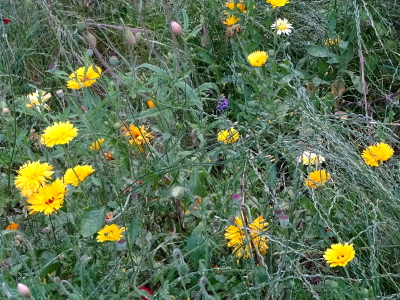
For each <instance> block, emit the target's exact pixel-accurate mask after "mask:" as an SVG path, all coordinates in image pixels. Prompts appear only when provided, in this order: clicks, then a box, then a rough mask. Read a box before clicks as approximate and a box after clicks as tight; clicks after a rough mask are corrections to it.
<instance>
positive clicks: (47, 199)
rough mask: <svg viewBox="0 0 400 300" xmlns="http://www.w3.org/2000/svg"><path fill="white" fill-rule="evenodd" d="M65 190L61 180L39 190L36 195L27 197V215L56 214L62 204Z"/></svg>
mask: <svg viewBox="0 0 400 300" xmlns="http://www.w3.org/2000/svg"><path fill="white" fill-rule="evenodd" d="M65 188H66V185H65V184H64V182H63V181H62V180H61V179H56V180H55V181H54V182H53V183H52V184H50V185H45V186H43V187H41V188H39V189H38V190H37V191H36V193H34V194H33V195H31V196H29V197H28V205H29V206H28V209H29V214H35V213H38V212H43V213H44V214H46V215H50V214H51V213H53V212H56V210H57V209H59V208H61V207H62V205H63V203H64V196H65V193H66V190H65Z"/></svg>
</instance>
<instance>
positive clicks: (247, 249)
mask: <svg viewBox="0 0 400 300" xmlns="http://www.w3.org/2000/svg"><path fill="white" fill-rule="evenodd" d="M267 226H268V223H266V222H265V221H264V217H263V216H259V217H258V218H257V219H255V220H254V222H253V223H251V224H250V225H249V229H248V230H247V232H248V234H247V237H248V238H250V239H251V241H252V242H253V244H254V247H256V248H257V249H258V251H259V252H260V254H265V253H267V249H268V246H267V242H268V240H267V239H266V238H265V237H262V236H261V234H262V233H263V231H265V230H266V227H267ZM245 230H246V228H245V227H244V226H243V222H242V220H241V219H240V218H238V217H236V218H235V225H230V226H228V228H226V230H225V238H226V239H227V240H228V247H233V248H234V249H233V251H234V252H235V254H236V256H237V257H239V258H240V257H242V256H243V257H244V258H249V257H250V255H251V253H252V246H251V242H250V241H246V235H245Z"/></svg>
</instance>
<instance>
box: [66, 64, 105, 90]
mask: <svg viewBox="0 0 400 300" xmlns="http://www.w3.org/2000/svg"><path fill="white" fill-rule="evenodd" d="M101 73H102V70H101V69H100V68H99V67H97V66H89V67H87V68H86V67H81V68H79V69H78V70H76V71H75V72H74V73H72V74H71V75H69V79H70V80H68V81H67V88H69V89H72V90H79V89H81V88H83V87H89V86H91V85H92V84H93V83H95V82H96V80H97V79H98V78H99V77H100V75H101Z"/></svg>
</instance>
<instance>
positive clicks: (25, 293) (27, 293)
mask: <svg viewBox="0 0 400 300" xmlns="http://www.w3.org/2000/svg"><path fill="white" fill-rule="evenodd" d="M18 293H19V294H20V295H21V296H22V297H24V298H26V299H30V298H32V293H31V290H30V289H29V288H28V287H27V286H26V285H24V284H22V283H18Z"/></svg>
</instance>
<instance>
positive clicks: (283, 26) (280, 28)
mask: <svg viewBox="0 0 400 300" xmlns="http://www.w3.org/2000/svg"><path fill="white" fill-rule="evenodd" d="M278 29H279V30H286V29H287V26H286V24H284V23H283V24H280V25H279V26H278Z"/></svg>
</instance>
